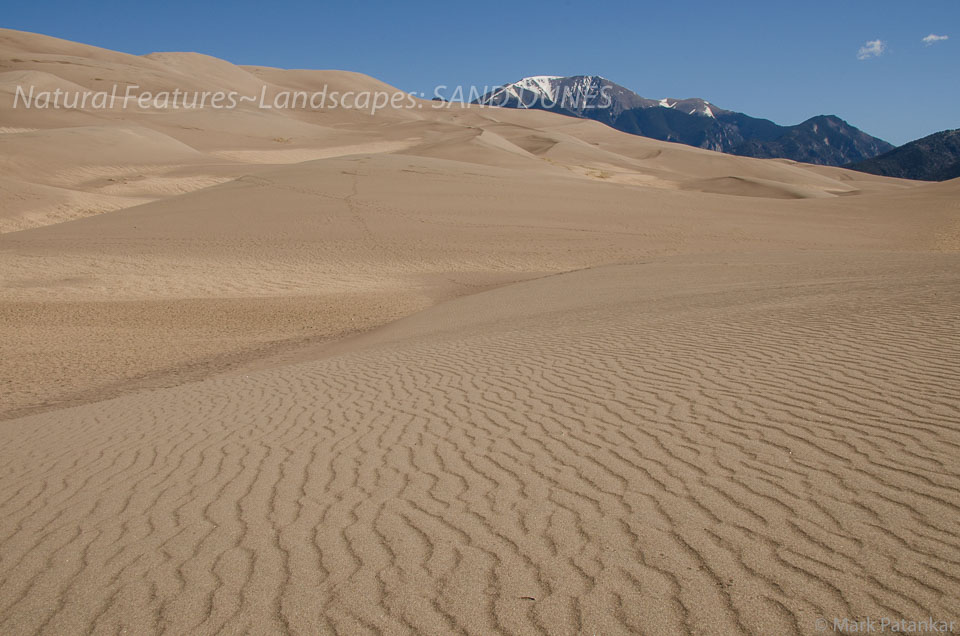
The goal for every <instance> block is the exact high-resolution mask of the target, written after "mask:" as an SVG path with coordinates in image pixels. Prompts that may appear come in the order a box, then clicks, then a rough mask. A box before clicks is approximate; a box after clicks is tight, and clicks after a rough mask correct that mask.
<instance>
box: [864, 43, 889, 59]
mask: <svg viewBox="0 0 960 636" xmlns="http://www.w3.org/2000/svg"><path fill="white" fill-rule="evenodd" d="M886 50H887V43H886V42H884V41H883V40H870V41H868V42H867V43H866V44H864V45H863V46H861V47H860V50H859V51H857V59H858V60H869V59H870V58H871V57H879V56H881V55H883V52H884V51H886Z"/></svg>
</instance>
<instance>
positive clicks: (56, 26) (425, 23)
mask: <svg viewBox="0 0 960 636" xmlns="http://www.w3.org/2000/svg"><path fill="white" fill-rule="evenodd" d="M5 4H6V6H5V7H4V9H3V13H2V18H0V24H2V26H4V27H8V28H14V29H21V30H25V31H35V32H40V33H45V34H48V35H54V36H57V37H62V38H67V39H70V40H77V41H80V42H85V43H89V44H95V45H98V46H103V47H106V48H110V49H116V50H120V51H125V52H128V53H137V54H141V53H149V52H152V51H164V50H166V51H170V50H175V51H199V52H202V53H208V54H210V55H215V56H217V57H222V58H224V59H227V60H230V61H231V62H235V63H239V64H262V65H267V66H280V67H287V68H337V69H347V70H354V71H360V72H363V73H367V74H369V75H373V76H375V77H377V78H379V79H382V80H384V81H386V82H388V83H390V84H393V85H394V86H397V87H399V88H402V89H405V90H409V91H417V92H425V93H428V94H432V93H433V89H434V86H436V85H438V84H445V85H448V86H455V85H458V84H460V85H464V86H469V85H477V86H480V87H482V86H485V85H490V86H494V85H499V84H503V83H506V82H510V81H515V80H517V79H520V78H521V77H524V76H527V75H575V74H598V75H603V76H604V77H607V78H609V79H611V80H613V81H616V82H618V83H620V84H623V85H625V86H627V87H628V88H631V89H633V90H635V91H636V92H638V93H640V94H641V95H643V96H645V97H654V98H660V97H676V98H683V97H703V98H704V99H708V100H710V101H711V102H713V103H715V104H717V105H718V106H721V107H723V108H729V109H732V110H739V111H743V112H746V113H748V114H750V115H754V116H759V117H767V118H769V119H773V120H774V121H776V122H778V123H781V124H794V123H798V122H800V121H802V120H804V119H806V118H808V117H810V116H813V115H817V114H836V115H838V116H840V117H842V118H844V119H846V120H847V121H849V122H850V123H852V124H853V125H855V126H858V127H859V128H862V129H863V130H865V131H866V132H868V133H870V134H873V135H876V136H879V137H882V138H884V139H886V140H888V141H890V142H892V143H895V144H900V143H904V142H906V141H909V140H911V139H915V138H917V137H922V136H924V135H927V134H930V133H932V132H936V131H938V130H943V129H946V128H957V127H960V81H958V77H960V28H958V27H960V0H915V1H913V2H907V1H897V2H894V1H870V0H832V1H830V2H821V1H819V0H813V1H809V0H808V1H807V2H802V3H798V2H790V3H786V2H777V0H767V1H765V2H754V1H747V2H735V3H730V2H717V1H716V0H711V1H701V0H687V1H685V2H679V3H677V2H670V1H668V0H661V1H659V2H637V1H634V2H619V1H607V2H602V3H601V2H596V3H591V2H583V1H582V0H580V1H577V2H571V1H566V0H555V1H553V2H549V3H534V2H525V1H523V0H516V1H513V2H501V1H499V0H489V1H486V2H477V3H457V2H450V1H449V0H448V1H445V2H439V1H436V2H434V1H416V0H412V1H410V2H402V1H394V2H374V1H371V2H354V3H352V4H348V3H347V2H337V3H326V2H309V3H307V2H303V3H301V2H284V1H277V2H252V1H249V0H237V1H235V2H207V3H203V4H200V3H193V2H180V1H173V2H165V3H162V2H156V3H133V2H129V1H127V0H124V1H123V2H119V1H103V0H91V1H89V2H76V0H72V1H70V2H65V1H61V0H52V1H49V2H26V3H12V2H8V3H5ZM931 34H934V35H941V36H942V35H945V36H948V38H949V39H946V40H939V41H937V42H935V43H932V44H927V43H924V42H923V40H922V39H923V38H924V37H925V36H928V35H931ZM877 40H879V41H880V42H881V43H882V44H873V45H871V46H867V47H866V50H865V52H864V55H861V56H859V57H865V56H866V58H865V59H858V51H859V50H860V49H861V47H865V45H866V43H867V42H876V41H877ZM871 51H874V52H876V51H879V52H880V54H879V55H869V53H870V52H871Z"/></svg>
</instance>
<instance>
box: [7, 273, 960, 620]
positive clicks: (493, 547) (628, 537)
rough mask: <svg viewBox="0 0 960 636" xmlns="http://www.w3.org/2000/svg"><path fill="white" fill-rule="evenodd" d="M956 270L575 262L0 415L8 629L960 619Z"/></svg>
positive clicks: (959, 275)
mask: <svg viewBox="0 0 960 636" xmlns="http://www.w3.org/2000/svg"><path fill="white" fill-rule="evenodd" d="M703 265H709V268H708V270H707V271H708V272H709V273H705V270H704V268H703V267H702V266H703ZM955 265H956V261H955V259H952V258H951V259H949V260H945V259H942V258H941V259H937V258H929V257H916V256H901V257H883V258H873V259H869V260H860V261H858V260H853V261H850V260H846V261H842V262H837V261H836V260H835V259H832V258H831V257H829V256H827V255H818V256H817V257H816V258H808V259H805V260H802V261H799V262H791V261H789V260H787V261H785V260H783V259H771V262H770V263H768V271H770V272H772V273H771V275H770V276H769V277H768V279H767V280H766V281H765V282H763V283H755V284H752V285H746V286H745V285H743V284H742V282H741V281H742V277H743V274H744V270H748V269H750V268H751V267H752V265H751V264H744V263H737V262H713V263H690V262H678V263H669V264H660V265H631V266H620V267H610V268H598V269H593V270H585V271H583V272H578V273H572V274H565V275H561V276H556V277H550V278H546V279H541V280H539V281H532V282H528V283H522V284H518V285H515V286H510V287H507V288H503V289H501V290H496V291H492V292H487V293H485V294H481V295H478V296H473V297H468V298H465V299H463V300H459V301H453V302H451V303H448V304H446V305H441V306H439V307H437V308H436V309H434V310H427V311H426V312H424V313H422V314H419V315H417V316H415V317H414V318H411V319H407V320H405V321H401V322H399V323H396V324H395V325H394V326H392V327H390V328H387V329H385V330H383V331H381V332H376V333H374V334H371V335H370V336H366V337H365V338H361V339H360V340H358V341H355V342H353V343H352V344H350V345H349V346H348V349H349V350H347V351H340V352H331V354H330V355H328V356H326V357H323V358H321V359H318V360H316V361H314V362H309V363H304V364H299V365H293V366H280V367H277V368H273V369H265V370H261V371H258V372H253V373H249V374H246V375H242V376H226V377H221V378H218V379H212V380H207V381H204V382H200V383H197V384H192V385H186V386H183V387H179V388H174V389H166V390H157V391H152V392H148V393H143V394H139V395H132V396H130V397H123V398H119V399H116V400H111V401H106V402H101V403H98V404H93V405H89V406H83V407H78V408H73V409H67V410H62V411H58V412H54V413H50V414H44V415H39V416H34V417H31V418H27V419H22V420H14V421H8V422H5V423H3V424H2V425H0V426H2V431H3V434H4V438H5V444H4V445H3V448H2V450H0V456H2V465H3V466H4V467H5V469H4V477H3V481H2V488H0V502H2V503H0V555H2V558H3V564H4V578H3V579H2V581H0V616H2V617H3V621H2V622H0V631H2V632H3V633H7V634H15V633H16V634H26V633H35V632H40V633H51V634H52V633H77V632H81V631H93V632H95V633H114V632H118V631H123V630H124V629H126V630H128V631H133V632H148V631H163V632H165V633H216V632H225V633H283V632H286V633H303V634H306V633H351V634H356V633H390V634H394V633H396V634H403V633H409V634H424V633H436V634H439V633H477V634H480V633H486V634H489V633H516V634H519V633H523V634H526V633H545V634H578V633H604V634H617V633H660V634H666V633H716V634H721V633H738V632H742V633H778V634H787V633H812V631H813V629H812V626H813V625H814V621H815V619H816V618H818V617H836V616H841V617H842V616H850V617H854V616H880V615H894V616H903V617H927V616H928V615H929V616H936V617H940V618H947V619H948V618H951V617H952V618H957V617H960V603H958V598H957V594H956V590H957V589H960V529H958V527H957V523H956V519H957V518H958V513H960V467H958V464H957V462H956V458H957V456H958V452H960V430H958V428H957V423H958V421H960V402H958V395H957V387H958V386H960V370H958V368H957V366H956V360H957V357H958V356H960V341H958V339H957V338H956V333H957V330H958V328H960V320H958V314H957V312H956V309H957V305H958V301H960V294H958V290H960V285H958V283H960V270H958V269H957V268H956V267H955ZM946 266H953V267H951V268H949V269H948V268H947V267H946ZM892 272H896V273H898V275H899V276H898V277H892V276H891V275H890V274H891V273H892ZM908 307H909V308H910V309H909V310H906V309H905V308H908Z"/></svg>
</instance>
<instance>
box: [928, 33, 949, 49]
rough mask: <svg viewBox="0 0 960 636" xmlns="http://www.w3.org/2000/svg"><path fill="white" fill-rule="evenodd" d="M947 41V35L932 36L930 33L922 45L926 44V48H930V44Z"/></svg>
mask: <svg viewBox="0 0 960 636" xmlns="http://www.w3.org/2000/svg"><path fill="white" fill-rule="evenodd" d="M949 39H950V36H949V35H934V34H933V33H931V34H930V35H928V36H927V37H925V38H923V43H924V44H926V45H927V46H930V45H931V44H936V43H937V42H943V41H944V40H949Z"/></svg>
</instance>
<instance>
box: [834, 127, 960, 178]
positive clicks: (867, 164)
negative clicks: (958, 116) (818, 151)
mask: <svg viewBox="0 0 960 636" xmlns="http://www.w3.org/2000/svg"><path fill="white" fill-rule="evenodd" d="M844 167H845V168H850V169H851V170H859V171H860V172H868V173H870V174H878V175H881V176H884V177H900V178H902V179H918V180H920V181H947V180H948V179H956V178H957V177H960V129H957V130H943V131H941V132H938V133H933V134H932V135H928V136H926V137H924V138H923V139H917V140H915V141H911V142H910V143H907V144H904V145H902V146H900V147H899V148H895V149H894V150H891V151H890V152H886V153H884V154H882V155H880V156H879V157H874V158H873V159H868V160H866V161H858V162H856V163H851V164H850V165H847V166H844Z"/></svg>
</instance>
